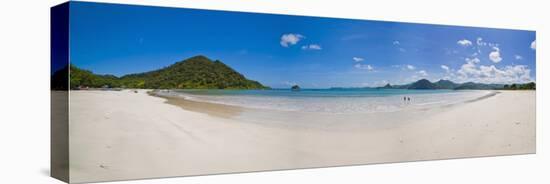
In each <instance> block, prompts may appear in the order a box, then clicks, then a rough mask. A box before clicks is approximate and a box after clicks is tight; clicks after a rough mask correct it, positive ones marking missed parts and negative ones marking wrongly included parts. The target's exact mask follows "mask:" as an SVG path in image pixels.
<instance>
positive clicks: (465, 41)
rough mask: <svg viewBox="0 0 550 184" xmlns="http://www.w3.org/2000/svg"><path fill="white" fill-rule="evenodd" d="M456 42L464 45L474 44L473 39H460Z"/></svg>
mask: <svg viewBox="0 0 550 184" xmlns="http://www.w3.org/2000/svg"><path fill="white" fill-rule="evenodd" d="M456 43H457V44H458V45H461V46H464V47H468V46H472V41H470V40H466V39H463V40H458V41H457V42H456Z"/></svg>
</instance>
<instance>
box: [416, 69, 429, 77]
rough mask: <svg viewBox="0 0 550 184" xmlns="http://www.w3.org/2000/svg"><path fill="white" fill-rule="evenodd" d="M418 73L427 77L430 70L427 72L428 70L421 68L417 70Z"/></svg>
mask: <svg viewBox="0 0 550 184" xmlns="http://www.w3.org/2000/svg"><path fill="white" fill-rule="evenodd" d="M416 73H417V74H418V75H420V76H422V77H426V76H428V72H426V70H420V71H418V72H416Z"/></svg>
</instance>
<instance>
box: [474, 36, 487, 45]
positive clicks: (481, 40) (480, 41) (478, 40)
mask: <svg viewBox="0 0 550 184" xmlns="http://www.w3.org/2000/svg"><path fill="white" fill-rule="evenodd" d="M476 44H477V45H478V46H486V45H487V42H484V41H483V38H481V37H478V38H477V40H476Z"/></svg>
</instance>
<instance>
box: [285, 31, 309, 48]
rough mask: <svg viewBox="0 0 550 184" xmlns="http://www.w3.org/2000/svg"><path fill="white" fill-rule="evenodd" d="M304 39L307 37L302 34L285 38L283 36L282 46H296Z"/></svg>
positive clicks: (291, 34) (290, 34)
mask: <svg viewBox="0 0 550 184" xmlns="http://www.w3.org/2000/svg"><path fill="white" fill-rule="evenodd" d="M303 38H305V37H304V36H303V35H301V34H295V33H289V34H283V36H281V42H280V44H281V46H283V47H288V46H291V45H296V43H298V42H299V41H300V40H302V39H303Z"/></svg>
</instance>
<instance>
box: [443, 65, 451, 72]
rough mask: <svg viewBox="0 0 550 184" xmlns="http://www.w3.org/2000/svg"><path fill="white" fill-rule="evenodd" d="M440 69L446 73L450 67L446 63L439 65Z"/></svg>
mask: <svg viewBox="0 0 550 184" xmlns="http://www.w3.org/2000/svg"><path fill="white" fill-rule="evenodd" d="M441 69H443V70H445V72H447V73H449V72H451V68H449V67H448V66H447V65H441Z"/></svg>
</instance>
